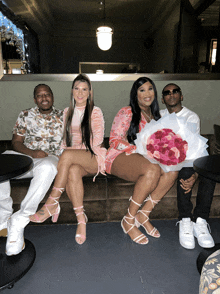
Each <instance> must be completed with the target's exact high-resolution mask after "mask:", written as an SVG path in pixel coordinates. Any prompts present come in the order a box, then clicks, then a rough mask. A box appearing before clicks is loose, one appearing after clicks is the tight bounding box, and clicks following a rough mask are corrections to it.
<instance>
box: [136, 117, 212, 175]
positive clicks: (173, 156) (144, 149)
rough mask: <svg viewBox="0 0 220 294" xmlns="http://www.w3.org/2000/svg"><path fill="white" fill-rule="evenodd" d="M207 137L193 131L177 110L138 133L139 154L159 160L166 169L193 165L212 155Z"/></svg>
mask: <svg viewBox="0 0 220 294" xmlns="http://www.w3.org/2000/svg"><path fill="white" fill-rule="evenodd" d="M206 142H207V139H205V138H203V137H202V136H200V135H198V134H195V133H193V132H192V131H191V129H190V125H188V124H187V123H185V121H184V120H183V119H181V118H178V117H177V115H176V114H175V113H173V114H170V115H165V116H164V117H162V118H161V119H159V120H158V121H155V120H152V121H151V122H150V123H148V124H146V126H145V127H144V129H142V130H141V132H140V133H138V134H137V139H136V140H135V145H136V147H137V149H136V153H140V154H142V155H143V156H144V157H146V158H147V159H148V160H149V161H150V162H152V163H157V164H159V165H160V166H161V168H162V169H163V170H164V171H165V172H169V171H178V170H180V169H181V168H182V167H183V166H193V161H194V160H195V159H196V158H198V157H201V156H205V155H208V153H207V151H206V148H207V147H208V146H207V144H206Z"/></svg>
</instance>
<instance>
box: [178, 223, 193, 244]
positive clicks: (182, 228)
mask: <svg viewBox="0 0 220 294" xmlns="http://www.w3.org/2000/svg"><path fill="white" fill-rule="evenodd" d="M179 241H180V245H182V246H183V247H184V248H186V249H193V248H195V239H194V236H193V223H192V221H191V218H190V217H185V218H182V220H181V221H179Z"/></svg>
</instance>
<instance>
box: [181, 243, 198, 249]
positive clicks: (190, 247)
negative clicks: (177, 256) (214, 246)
mask: <svg viewBox="0 0 220 294" xmlns="http://www.w3.org/2000/svg"><path fill="white" fill-rule="evenodd" d="M180 245H181V246H182V247H183V248H185V249H194V248H195V245H194V246H185V245H183V244H182V243H181V242H180Z"/></svg>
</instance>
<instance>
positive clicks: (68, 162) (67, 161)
mask: <svg viewBox="0 0 220 294" xmlns="http://www.w3.org/2000/svg"><path fill="white" fill-rule="evenodd" d="M91 162H93V164H92V165H91ZM72 165H81V166H82V167H83V168H84V169H85V170H86V171H87V172H88V173H90V174H95V173H96V172H97V171H98V164H97V161H96V158H95V156H92V155H91V153H90V152H89V151H86V150H77V149H69V150H65V151H64V152H63V154H62V155H61V157H60V160H59V162H58V166H57V171H58V172H57V175H56V178H55V182H54V187H56V188H66V184H67V181H68V174H69V170H70V167H71V166H72ZM95 165H96V169H95V168H94V166H95ZM59 197H60V192H59V191H58V190H57V189H54V190H52V192H51V194H50V197H49V198H48V199H47V201H46V203H45V204H46V206H49V207H50V213H51V214H53V213H54V212H55V211H56V209H57V206H58V204H57V205H51V204H54V198H55V199H59ZM46 206H43V207H42V208H41V209H40V210H39V211H38V212H37V218H38V219H39V220H41V219H45V218H47V217H48V216H49V212H48V210H47V209H46ZM30 220H31V221H36V218H35V217H34V216H31V217H30Z"/></svg>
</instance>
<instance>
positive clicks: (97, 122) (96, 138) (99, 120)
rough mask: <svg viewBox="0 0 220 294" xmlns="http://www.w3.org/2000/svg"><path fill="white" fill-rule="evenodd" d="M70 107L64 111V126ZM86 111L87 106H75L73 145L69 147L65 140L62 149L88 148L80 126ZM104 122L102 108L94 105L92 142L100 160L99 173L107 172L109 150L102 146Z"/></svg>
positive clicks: (92, 146) (98, 160)
mask: <svg viewBox="0 0 220 294" xmlns="http://www.w3.org/2000/svg"><path fill="white" fill-rule="evenodd" d="M68 109H69V108H68V107H67V108H65V109H64V113H63V120H64V126H65V120H66V116H67V112H68ZM84 111H85V106H83V107H75V109H74V114H73V118H72V124H71V127H72V146H71V147H67V146H66V143H65V142H64V141H63V142H62V144H61V148H62V149H86V146H85V145H84V144H82V134H81V128H80V126H81V122H82V119H83V115H84ZM104 124H105V122H104V118H103V114H102V111H101V109H100V108H99V107H96V106H94V108H93V111H92V116H91V128H92V134H93V138H91V142H90V144H91V148H92V150H93V151H94V153H95V154H96V159H97V162H98V173H99V172H101V173H102V174H105V156H106V151H107V150H106V149H105V148H104V147H101V144H102V142H103V138H104ZM98 173H97V174H98Z"/></svg>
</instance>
